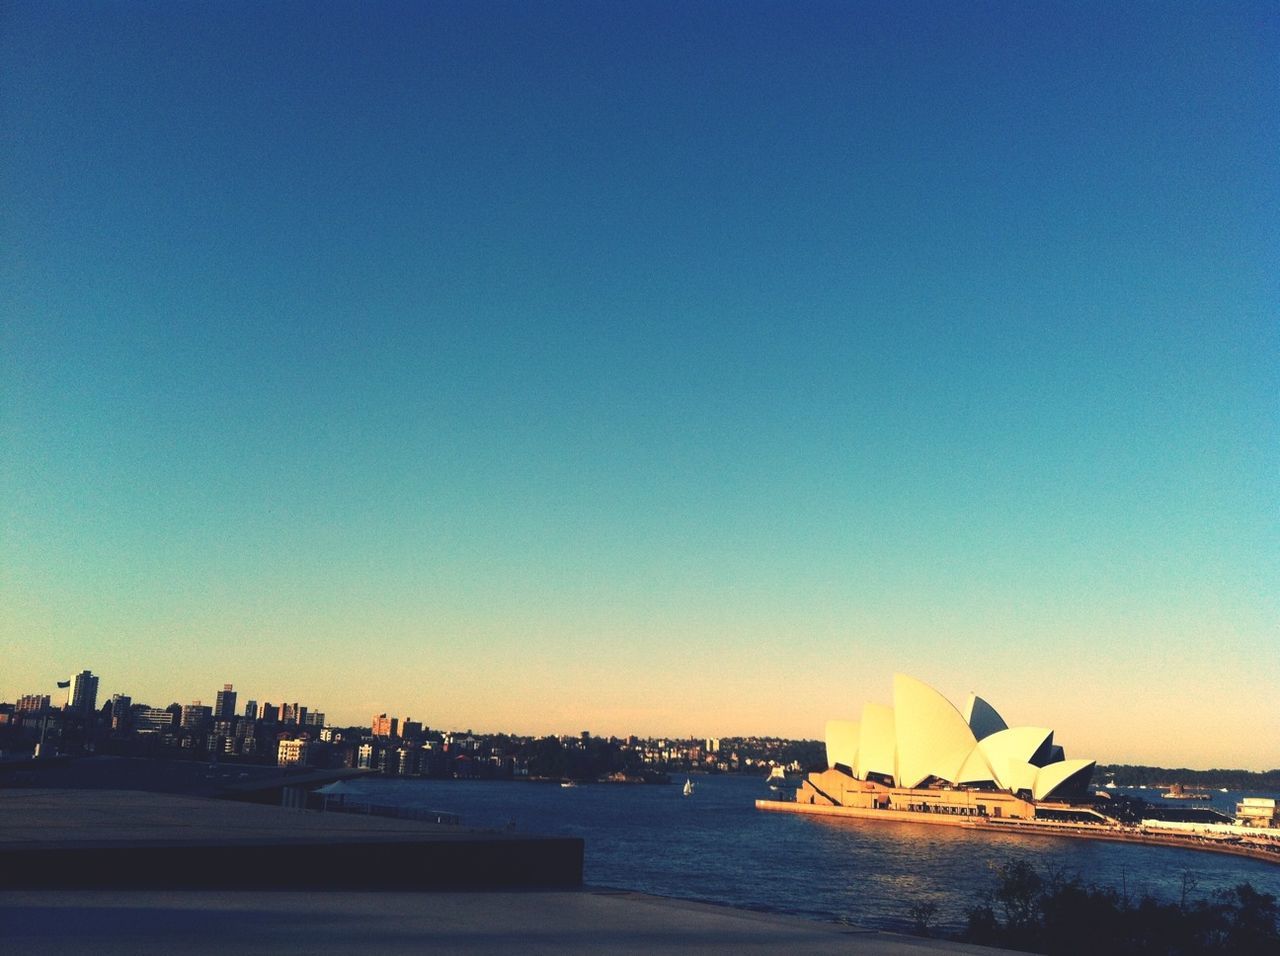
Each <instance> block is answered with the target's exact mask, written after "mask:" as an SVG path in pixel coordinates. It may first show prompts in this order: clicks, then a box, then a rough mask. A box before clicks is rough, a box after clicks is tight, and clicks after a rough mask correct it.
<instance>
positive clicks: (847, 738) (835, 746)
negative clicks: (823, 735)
mask: <svg viewBox="0 0 1280 956" xmlns="http://www.w3.org/2000/svg"><path fill="white" fill-rule="evenodd" d="M858 733H859V729H858V724H857V722H856V721H852V720H828V721H827V766H828V767H830V768H832V769H834V768H835V765H836V764H843V765H844V766H846V767H848V768H849V770H850V771H853V770H854V768H855V767H857V765H858Z"/></svg>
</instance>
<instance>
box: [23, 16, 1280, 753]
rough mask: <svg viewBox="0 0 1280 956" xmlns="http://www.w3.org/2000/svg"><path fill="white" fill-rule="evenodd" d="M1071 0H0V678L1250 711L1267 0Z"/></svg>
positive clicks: (1217, 731) (490, 695)
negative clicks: (190, 0) (485, 0)
mask: <svg viewBox="0 0 1280 956" xmlns="http://www.w3.org/2000/svg"><path fill="white" fill-rule="evenodd" d="M690 7H692V9H691V8H690ZM1113 7H1114V5H1110V4H1096V5H1094V4H1080V3H1071V4H1063V5H1055V4H992V5H984V6H982V7H981V9H979V10H969V9H965V8H964V7H955V6H952V5H947V4H942V3H924V4H911V3H908V4H896V3H895V4H888V3H885V4H879V3H867V4H856V5H852V4H836V3H816V4H807V5H804V6H803V7H800V8H796V7H794V6H792V5H786V4H770V3H758V2H757V3H746V4H694V5H687V4H664V3H645V4H631V5H622V4H601V3H586V4H581V5H578V4H564V3H550V4H533V5H528V4H524V5H517V4H474V3H462V4H431V5H421V4H409V5H404V6H397V5H394V4H377V5H365V6H360V7H354V6H351V5H344V4H333V3H319V4H301V3H274V4H267V5H248V4H223V5H217V6H212V7H209V6H204V5H177V6H170V5H166V4H159V3H156V4H143V3H138V4H123V3H91V4H87V5H86V4H67V3H56V2H55V3H43V4H39V5H31V4H17V3H11V2H4V3H3V4H2V5H0V18H2V19H0V60H2V61H3V62H4V63H5V64H6V66H5V70H4V78H3V80H0V109H2V110H3V113H2V117H0V118H2V120H3V123H2V125H3V127H4V129H5V130H6V134H5V137H4V143H3V146H2V147H0V149H2V152H0V183H2V185H0V191H2V192H0V196H2V198H3V220H2V222H0V228H2V230H3V231H2V232H0V245H3V250H4V251H3V253H0V257H2V258H0V269H2V271H0V313H2V317H0V322H2V323H3V324H2V325H0V335H2V336H3V338H2V339H0V386H2V389H3V392H2V395H0V400H2V404H0V428H2V431H0V440H2V442H3V445H2V446H0V453H2V456H3V469H0V505H2V511H0V565H2V566H0V699H9V700H12V699H14V698H15V697H16V696H17V695H19V694H23V693H33V692H37V691H39V692H47V691H50V690H51V689H52V688H53V684H54V682H55V681H56V680H57V679H65V676H66V675H67V674H69V673H71V672H73V671H77V670H80V669H82V668H85V667H88V668H91V669H92V670H93V671H94V672H95V673H98V674H100V675H101V677H102V685H101V691H102V693H103V694H104V695H110V694H111V693H114V692H124V693H130V694H132V695H133V697H134V699H135V700H142V701H146V702H149V703H152V704H154V705H158V706H163V705H166V704H168V703H170V702H171V701H173V700H178V701H189V700H191V699H193V698H201V699H203V700H205V701H206V702H208V701H210V700H211V699H212V697H213V694H214V691H215V690H216V689H217V688H219V687H221V685H222V684H223V683H224V682H227V681H233V682H235V684H236V685H237V688H238V689H239V690H240V692H241V697H242V699H244V698H248V697H256V698H257V699H258V700H272V701H276V702H279V701H281V700H286V699H287V700H290V701H293V700H298V701H301V702H303V703H305V704H308V705H310V706H311V707H313V708H318V709H321V710H324V711H326V713H327V714H328V715H329V716H330V719H331V720H333V721H336V722H343V723H345V722H352V723H359V722H364V723H367V721H368V718H369V715H370V714H373V713H375V712H379V711H388V712H391V713H395V714H399V715H400V716H406V715H409V716H412V717H413V718H414V719H418V720H423V721H425V722H426V723H428V724H429V725H431V726H437V727H440V726H443V727H473V728H475V729H477V730H511V731H521V732H539V733H541V732H566V733H576V732H577V731H579V730H582V729H590V730H592V731H593V732H596V733H603V734H611V733H612V734H623V733H629V732H638V733H655V734H705V735H731V734H745V733H771V734H778V735H785V736H806V737H819V736H821V734H822V730H823V724H824V722H825V721H826V719H827V718H829V717H850V716H856V712H857V710H858V709H859V708H860V707H861V703H862V701H864V700H880V701H883V702H885V703H888V702H890V701H889V700H888V698H889V693H890V688H891V675H892V673H893V672H894V671H903V672H906V673H910V674H913V675H915V676H917V677H919V678H921V679H922V680H925V681H926V682H929V683H931V684H933V685H934V686H936V687H938V688H939V689H940V690H942V691H943V692H944V693H946V694H948V695H949V696H951V697H952V698H953V699H954V700H956V701H957V703H961V702H962V701H963V695H964V694H965V693H967V692H968V691H970V690H976V691H978V692H979V693H981V694H983V696H985V697H987V699H988V700H990V701H991V702H992V703H994V704H995V705H996V706H997V707H998V708H1000V709H1001V710H1002V711H1003V712H1004V713H1005V716H1006V718H1007V719H1009V720H1010V721H1011V722H1018V723H1034V724H1040V725H1045V726H1050V727H1053V728H1055V730H1057V732H1058V738H1059V740H1060V742H1062V743H1064V744H1065V746H1066V748H1067V752H1068V755H1069V756H1092V757H1096V758H1097V759H1099V760H1103V761H1123V762H1146V763H1162V764H1166V765H1168V764H1174V765H1190V766H1203V767H1208V766H1242V767H1248V768H1252V769H1263V768H1272V767H1278V766H1280V708H1278V707H1277V706H1276V700H1277V698H1280V650H1278V648H1280V627H1278V624H1280V600H1278V599H1277V598H1278V590H1277V582H1280V521H1278V517H1280V515H1278V513H1277V503H1278V502H1280V414H1278V411H1280V406H1278V402H1277V399H1278V396H1280V373H1278V369H1280V364H1278V363H1277V359H1278V358H1280V349H1278V348H1277V346H1278V345H1280V324H1278V322H1277V317H1278V315H1280V309H1278V308H1277V307H1278V306H1280V281H1278V278H1277V277H1280V261H1277V260H1278V256H1277V250H1280V227H1278V225H1277V224H1278V223H1280V215H1278V214H1280V203H1278V201H1277V200H1280V163H1278V162H1277V156H1280V84H1278V83H1277V82H1276V78H1277V75H1278V67H1280V28H1278V27H1277V19H1276V17H1275V15H1274V8H1273V7H1272V6H1270V5H1267V4H1246V3H1239V4H1216V3H1215V4H1208V3H1206V4H1195V3H1189V4H1178V5H1173V6H1170V5H1155V4H1129V5H1125V8H1124V9H1122V10H1116V9H1113Z"/></svg>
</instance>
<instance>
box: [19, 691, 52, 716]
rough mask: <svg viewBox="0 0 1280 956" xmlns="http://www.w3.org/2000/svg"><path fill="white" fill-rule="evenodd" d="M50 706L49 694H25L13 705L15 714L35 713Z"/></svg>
mask: <svg viewBox="0 0 1280 956" xmlns="http://www.w3.org/2000/svg"><path fill="white" fill-rule="evenodd" d="M48 707H49V695H48V694H23V695H22V696H21V697H19V698H18V702H17V703H16V704H14V705H13V712H14V713H15V714H35V713H39V712H40V711H42V710H47V709H48Z"/></svg>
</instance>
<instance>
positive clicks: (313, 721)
mask: <svg viewBox="0 0 1280 956" xmlns="http://www.w3.org/2000/svg"><path fill="white" fill-rule="evenodd" d="M303 710H306V708H305V707H304V708H303ZM303 723H304V724H306V725H307V726H308V727H323V726H324V712H323V711H319V710H313V711H311V712H310V713H309V714H307V719H306V720H304V721H303Z"/></svg>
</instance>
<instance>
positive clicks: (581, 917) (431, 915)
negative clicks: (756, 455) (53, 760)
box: [0, 789, 998, 956]
mask: <svg viewBox="0 0 1280 956" xmlns="http://www.w3.org/2000/svg"><path fill="white" fill-rule="evenodd" d="M581 867H582V842H581V841H580V840H566V839H555V838H536V837H523V836H516V835H514V834H506V833H492V832H487V831H480V830H468V829H466V828H463V827H450V826H440V825H433V824H424V823H418V822H416V821H401V820H388V819H383V818H377V817H372V818H370V817H359V816H352V815H349V814H333V813H313V812H303V811H296V810H284V809H281V808H278V807H266V806H258V805H253V804H244V803H229V802H224V801H217V800H211V799H205V798H196V797H182V796H175V795H168V794H149V793H141V792H136V791H110V790H91V791H77V790H34V789H33V790H7V791H6V790H0V886H3V887H4V890H3V892H0V927H3V929H2V930H0V937H2V938H3V940H4V943H5V947H6V949H12V950H13V951H15V952H19V951H22V952H26V951H39V952H57V951H72V952H93V953H104V954H110V953H130V954H133V953H170V952H183V953H209V954H218V956H223V954H225V953H227V952H238V953H318V954H326V953H370V954H375V953H376V954H383V953H392V954H395V953H410V952H412V953H421V952H423V951H431V952H443V953H496V952H519V953H556V954H562V953H570V954H572V953H605V952H607V953H611V954H615V953H616V954H628V953H648V952H653V951H655V950H660V951H669V952H699V953H710V954H716V953H724V954H730V953H733V954H752V953H761V954H765V953H767V954H770V956H774V954H776V953H778V952H788V953H815V954H826V953H832V954H834V953H846V954H856V956H929V954H935V953H969V954H991V953H996V952H998V951H997V950H991V949H985V948H982V947H976V946H967V945H963V944H958V943H947V942H940V941H933V940H921V939H914V938H911V937H903V936H896V935H893V934H889V933H880V932H876V931H870V930H862V929H858V928H856V927H850V926H842V925H838V924H833V923H820V922H812V921H808V920H802V919H797V918H793V917H787V916H780V915H777V914H767V913H756V912H750V911H743V910H735V909H731V908H728V907H721V906H712V905H707V904H700V903H692V902H683V901H678V900H669V899H661V898H656V897H652V896H645V895H643V894H639V893H629V892H620V891H610V890H602V889H583V888H581V886H580V883H581V873H582V869H581ZM475 887H487V888H486V889H475ZM460 888H465V889H466V891H460ZM424 889H431V890H433V891H432V892H423V890H424Z"/></svg>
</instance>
